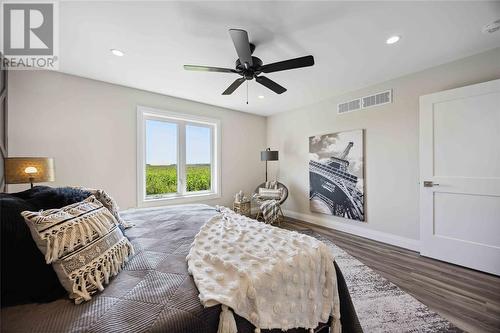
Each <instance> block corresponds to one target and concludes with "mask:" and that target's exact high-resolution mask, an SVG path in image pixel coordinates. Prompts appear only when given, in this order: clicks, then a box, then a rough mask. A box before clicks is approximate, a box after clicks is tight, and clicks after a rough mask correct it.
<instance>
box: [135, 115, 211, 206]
mask: <svg viewBox="0 0 500 333" xmlns="http://www.w3.org/2000/svg"><path fill="white" fill-rule="evenodd" d="M137 126H138V128H137V134H138V147H137V152H138V158H137V172H138V174H137V188H138V195H137V196H138V204H139V206H145V205H148V204H149V203H154V202H158V201H163V200H165V201H166V200H169V201H179V202H182V201H189V200H195V199H200V197H203V199H211V198H216V197H219V196H220V195H219V192H220V171H219V170H220V150H219V147H220V129H219V121H218V120H215V119H209V118H204V117H198V116H192V115H183V114H177V113H172V112H168V111H161V110H155V109H152V108H147V107H142V106H140V107H138V108H137Z"/></svg>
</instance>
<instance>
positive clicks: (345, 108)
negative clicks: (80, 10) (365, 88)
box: [337, 98, 361, 114]
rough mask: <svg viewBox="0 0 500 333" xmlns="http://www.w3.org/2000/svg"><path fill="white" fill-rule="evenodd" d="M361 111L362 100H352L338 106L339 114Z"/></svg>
mask: <svg viewBox="0 0 500 333" xmlns="http://www.w3.org/2000/svg"><path fill="white" fill-rule="evenodd" d="M360 109H361V98H358V99H355V100H352V101H350V102H345V103H340V104H338V105H337V113H338V114H342V113H347V112H351V111H356V110H360Z"/></svg>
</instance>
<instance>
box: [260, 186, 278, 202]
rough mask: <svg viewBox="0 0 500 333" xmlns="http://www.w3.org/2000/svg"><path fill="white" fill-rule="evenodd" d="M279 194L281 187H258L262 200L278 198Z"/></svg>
mask: <svg viewBox="0 0 500 333" xmlns="http://www.w3.org/2000/svg"><path fill="white" fill-rule="evenodd" d="M281 195H282V191H281V189H270V188H262V187H261V188H259V197H260V198H261V199H263V200H271V199H274V200H279V199H281Z"/></svg>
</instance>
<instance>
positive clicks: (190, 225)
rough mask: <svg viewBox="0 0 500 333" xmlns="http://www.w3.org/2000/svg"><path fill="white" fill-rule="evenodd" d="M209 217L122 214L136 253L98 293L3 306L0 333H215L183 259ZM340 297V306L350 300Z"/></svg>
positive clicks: (180, 212)
mask: <svg viewBox="0 0 500 333" xmlns="http://www.w3.org/2000/svg"><path fill="white" fill-rule="evenodd" d="M215 214H216V211H215V209H214V208H213V207H210V206H206V205H182V206H172V207H168V208H151V209H137V210H129V211H125V212H123V213H122V214H121V215H122V217H123V218H124V220H126V221H129V222H132V223H134V224H135V227H133V228H131V229H128V230H126V236H127V237H129V239H130V240H131V242H132V244H133V245H134V248H135V251H136V254H135V256H134V257H133V258H132V259H131V260H130V261H129V263H128V264H127V265H126V266H125V268H124V270H123V271H122V272H121V273H120V274H118V276H116V277H115V278H114V279H113V280H112V281H111V282H110V284H109V285H108V286H107V287H106V289H105V290H104V291H103V292H101V293H99V294H97V295H95V296H94V297H93V298H92V300H90V301H89V302H86V303H83V304H80V305H75V304H73V302H72V301H71V300H69V299H61V300H57V301H54V302H51V303H46V304H27V305H20V306H14V307H8V308H3V309H2V311H1V319H2V321H1V328H2V332H169V333H192V332H201V333H203V332H207V333H215V332H216V331H217V325H218V321H219V313H220V306H215V307H210V308H204V307H203V306H202V305H201V303H200V301H199V298H198V290H197V289H196V286H195V284H194V282H193V279H192V278H191V276H189V275H188V272H187V266H186V261H185V258H186V255H187V253H188V251H189V248H190V245H191V242H192V240H193V238H194V236H195V235H196V233H197V232H198V230H199V228H200V227H201V226H202V225H203V224H204V223H205V222H206V221H207V220H208V219H209V218H210V217H212V216H213V215H215ZM34 278H36V277H34ZM343 293H344V294H342V292H341V295H340V298H341V301H344V302H345V301H349V302H350V299H349V296H348V294H347V290H345V291H344V292H343ZM344 308H345V307H344ZM352 315H354V316H355V314H352ZM343 316H344V317H345V318H344V319H345V320H346V319H348V317H349V316H351V314H343ZM237 322H238V332H240V333H246V332H253V327H252V325H251V324H250V323H248V321H246V320H244V319H243V318H240V317H237ZM346 324H347V323H346ZM347 326H348V325H347ZM273 331H274V330H273ZM297 331H298V330H297ZM344 331H346V330H344Z"/></svg>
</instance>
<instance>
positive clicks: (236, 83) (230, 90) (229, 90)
mask: <svg viewBox="0 0 500 333" xmlns="http://www.w3.org/2000/svg"><path fill="white" fill-rule="evenodd" d="M243 82H245V78H243V77H240V78H239V79H236V80H235V81H234V82H233V83H231V85H230V86H229V87H227V89H226V90H224V92H223V93H222V95H231V94H232V93H233V92H234V91H235V90H236V89H237V88H238V87H239V86H241V84H242V83H243Z"/></svg>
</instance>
